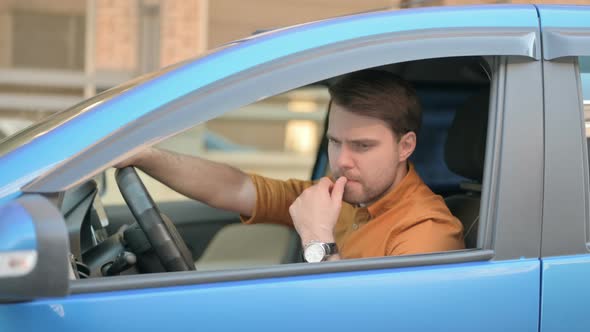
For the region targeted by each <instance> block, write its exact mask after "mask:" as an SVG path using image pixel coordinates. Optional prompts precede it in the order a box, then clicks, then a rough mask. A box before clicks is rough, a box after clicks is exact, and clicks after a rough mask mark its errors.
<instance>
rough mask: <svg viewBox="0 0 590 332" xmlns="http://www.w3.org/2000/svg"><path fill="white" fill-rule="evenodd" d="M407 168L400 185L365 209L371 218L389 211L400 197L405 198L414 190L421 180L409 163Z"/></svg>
mask: <svg viewBox="0 0 590 332" xmlns="http://www.w3.org/2000/svg"><path fill="white" fill-rule="evenodd" d="M408 168H409V169H408V173H407V174H406V175H405V176H404V178H403V179H402V180H401V181H400V183H398V185H397V186H395V187H394V188H393V189H392V190H391V191H389V192H388V193H387V194H385V195H384V196H383V197H381V198H380V199H379V200H377V201H376V202H375V203H373V204H371V205H369V206H368V207H367V209H368V210H369V214H370V215H371V217H372V218H376V217H378V216H379V215H381V214H383V213H385V212H386V211H388V210H389V209H391V207H392V206H393V205H394V204H395V203H397V202H398V201H399V200H400V199H401V198H402V197H404V196H406V195H407V194H408V193H409V192H410V191H411V190H412V189H413V188H415V186H416V184H418V183H420V181H421V180H420V177H419V176H418V173H417V172H416V170H415V169H414V165H413V164H412V163H410V162H409V163H408Z"/></svg>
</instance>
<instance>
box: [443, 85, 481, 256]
mask: <svg viewBox="0 0 590 332" xmlns="http://www.w3.org/2000/svg"><path fill="white" fill-rule="evenodd" d="M488 108H489V89H488V88H485V89H483V90H481V91H480V92H479V93H476V94H475V95H474V96H472V97H471V98H469V99H468V100H467V101H466V102H465V103H464V104H463V106H462V107H461V108H459V109H458V110H457V112H456V113H455V118H454V119H453V123H452V124H451V127H450V128H449V131H448V136H447V141H446V144H445V162H446V164H447V166H448V167H449V169H450V170H451V171H453V172H454V173H456V174H459V175H461V176H463V177H465V178H467V179H468V180H469V181H468V182H465V183H462V184H461V186H460V187H461V190H462V193H460V194H457V195H452V196H449V197H446V198H445V202H446V203H447V206H448V207H449V210H451V213H452V214H453V215H454V216H455V217H457V218H458V219H459V220H461V223H463V229H464V234H463V235H464V238H465V246H466V247H467V248H476V247H477V233H478V226H479V208H480V200H481V181H482V179H483V167H484V158H485V147H486V136H487V126H488Z"/></svg>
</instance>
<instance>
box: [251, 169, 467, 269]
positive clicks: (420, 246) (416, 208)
mask: <svg viewBox="0 0 590 332" xmlns="http://www.w3.org/2000/svg"><path fill="white" fill-rule="evenodd" d="M251 178H252V181H253V182H254V185H255V187H256V192H257V196H256V206H255V208H254V212H253V213H252V216H251V217H250V218H247V217H245V216H242V221H243V222H244V223H247V224H254V223H275V224H282V225H287V226H290V227H293V221H292V220H291V216H290V215H289V206H290V205H291V204H292V203H293V202H294V201H295V199H296V198H297V197H298V196H299V195H300V194H301V193H302V192H303V191H304V190H305V189H306V188H308V187H310V186H312V185H313V184H314V183H313V182H311V181H301V180H287V181H281V180H274V179H269V178H265V177H262V176H258V175H251ZM334 237H335V239H336V244H337V246H338V250H339V253H340V257H341V258H366V257H379V256H389V255H411V254H423V253H430V252H438V251H448V250H458V249H464V248H465V244H464V242H463V225H462V224H461V222H460V221H459V220H458V219H457V218H455V217H454V216H453V215H452V214H451V212H450V211H449V209H448V208H447V206H446V204H445V202H444V200H443V199H442V197H441V196H439V195H436V194H434V193H433V192H432V191H431V190H430V188H428V186H426V184H425V183H424V182H423V181H422V179H420V176H419V175H418V173H417V172H416V171H415V169H414V167H413V165H411V164H410V167H409V170H408V173H407V174H406V176H405V177H404V178H403V179H402V181H401V182H400V183H399V184H398V185H397V186H396V187H395V188H394V189H393V190H391V191H390V192H389V193H387V194H386V195H385V196H383V197H381V198H380V199H379V200H378V201H376V202H375V203H373V204H371V205H369V206H367V207H356V206H353V205H351V204H348V203H346V202H343V203H342V209H341V211H340V216H339V218H338V221H337V223H336V227H335V228H334Z"/></svg>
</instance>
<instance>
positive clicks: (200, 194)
mask: <svg viewBox="0 0 590 332" xmlns="http://www.w3.org/2000/svg"><path fill="white" fill-rule="evenodd" d="M133 164H134V166H136V167H138V168H139V169H141V170H142V171H144V172H145V173H147V174H149V175H150V176H152V177H153V178H155V179H157V180H158V181H160V182H162V183H164V184H165V185H167V186H168V187H170V188H172V189H173V190H175V191H177V192H179V193H181V194H183V195H185V196H187V197H190V198H193V199H196V200H199V201H201V202H203V203H206V204H208V205H211V206H214V207H217V208H221V209H225V210H230V211H234V212H238V213H240V214H243V215H250V214H251V213H252V211H253V209H254V204H255V202H256V188H255V187H254V184H253V183H252V181H251V179H250V177H249V176H248V175H247V174H245V173H244V172H242V171H241V170H239V169H236V168H234V167H231V166H229V165H226V164H221V163H217V162H213V161H209V160H205V159H202V158H199V157H193V156H187V155H182V154H178V153H174V152H169V151H165V150H159V149H154V148H152V149H149V150H146V151H144V152H143V153H141V154H140V155H138V156H137V158H136V159H135V160H133Z"/></svg>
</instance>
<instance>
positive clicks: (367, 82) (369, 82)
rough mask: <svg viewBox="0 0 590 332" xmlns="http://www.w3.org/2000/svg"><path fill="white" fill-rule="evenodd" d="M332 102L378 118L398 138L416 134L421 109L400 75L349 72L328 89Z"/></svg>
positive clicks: (353, 111)
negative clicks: (412, 133) (411, 133)
mask: <svg viewBox="0 0 590 332" xmlns="http://www.w3.org/2000/svg"><path fill="white" fill-rule="evenodd" d="M329 91H330V96H331V97H332V103H336V104H338V105H339V106H342V107H344V108H346V110H347V111H349V112H352V113H355V114H358V115H363V116H369V117H374V118H377V119H380V120H382V121H384V122H385V123H387V124H388V125H389V127H390V128H391V130H392V131H393V133H394V134H396V136H397V138H398V139H399V138H401V136H402V135H404V134H406V133H408V132H410V131H413V132H414V133H416V135H417V134H418V131H419V129H420V123H421V120H422V110H421V107H420V102H419V100H418V96H417V95H416V91H415V90H414V88H413V87H412V86H411V85H410V84H409V83H408V82H407V81H405V80H403V79H402V78H400V77H399V76H397V75H395V74H392V73H389V72H386V71H381V70H362V71H357V72H354V73H350V74H348V75H346V76H344V77H343V78H341V79H340V80H338V81H337V82H336V83H334V84H333V85H331V86H330V88H329Z"/></svg>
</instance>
